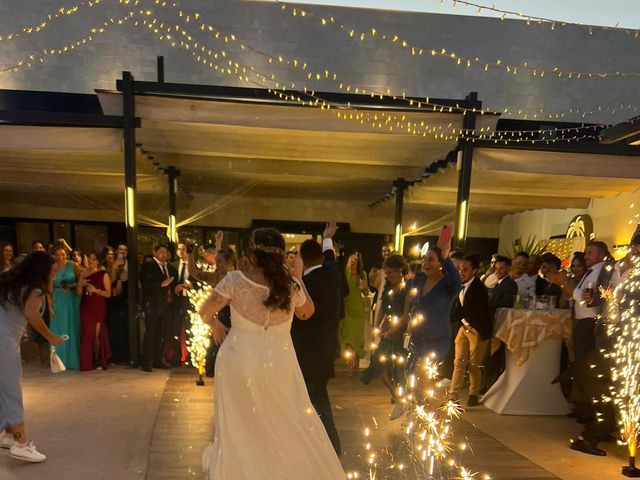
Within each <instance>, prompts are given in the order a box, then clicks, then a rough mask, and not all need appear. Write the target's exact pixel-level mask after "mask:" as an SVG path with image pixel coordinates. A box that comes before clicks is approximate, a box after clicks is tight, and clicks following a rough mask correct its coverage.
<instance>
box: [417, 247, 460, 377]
mask: <svg viewBox="0 0 640 480" xmlns="http://www.w3.org/2000/svg"><path fill="white" fill-rule="evenodd" d="M450 243H451V241H449V242H448V243H447V244H446V245H439V246H437V247H431V248H430V249H429V251H428V252H427V254H426V255H425V256H424V258H423V259H422V272H420V273H418V274H417V275H416V278H415V279H414V280H413V282H412V284H411V289H412V296H410V297H407V298H408V302H409V312H410V332H411V354H410V356H409V358H410V359H409V364H408V369H409V370H408V371H413V369H414V368H415V366H416V365H417V363H418V362H419V361H420V360H421V359H423V358H425V357H426V356H427V355H430V354H432V353H433V354H435V357H436V359H437V361H439V362H441V361H443V360H444V358H445V357H446V355H447V353H448V351H449V347H450V344H451V324H450V313H451V305H452V303H453V299H454V298H455V296H456V295H457V294H458V292H459V291H460V286H461V283H460V274H459V273H458V271H457V270H456V267H455V266H454V265H453V262H452V261H451V260H450V259H449V251H450V250H451V245H450ZM414 294H415V295H414Z"/></svg>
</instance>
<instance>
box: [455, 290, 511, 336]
mask: <svg viewBox="0 0 640 480" xmlns="http://www.w3.org/2000/svg"><path fill="white" fill-rule="evenodd" d="M514 284H515V282H514ZM463 318H464V319H465V320H466V321H467V323H469V325H471V326H472V327H473V328H474V329H476V330H477V331H478V333H479V334H480V338H481V339H482V340H489V339H490V338H491V337H492V336H493V317H492V315H491V309H490V308H489V291H488V290H487V287H485V286H484V284H483V283H482V282H481V281H480V279H479V278H474V279H473V281H472V282H471V285H469V288H468V289H467V291H466V292H465V294H464V305H461V304H460V296H459V295H458V296H456V298H455V301H454V303H453V310H452V311H451V321H452V322H461V321H462V319H463Z"/></svg>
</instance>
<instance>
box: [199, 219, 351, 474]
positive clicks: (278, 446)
mask: <svg viewBox="0 0 640 480" xmlns="http://www.w3.org/2000/svg"><path fill="white" fill-rule="evenodd" d="M284 256H285V241H284V238H283V237H282V235H280V233H278V232H277V231H276V230H274V229H271V228H260V229H257V230H255V231H254V232H253V233H252V235H251V240H250V243H249V250H248V254H247V256H246V257H245V258H244V259H243V263H242V266H241V268H240V270H236V271H233V272H229V273H228V274H227V276H226V277H225V278H224V279H223V280H222V281H221V282H220V283H219V284H218V285H217V286H216V288H215V290H214V291H213V293H212V294H211V296H210V297H209V299H208V300H207V301H206V302H205V304H204V305H203V307H202V309H201V310H200V314H201V315H202V316H203V318H204V321H205V322H207V323H208V324H209V325H211V327H212V333H213V338H214V340H215V342H216V343H218V344H220V343H222V346H221V348H220V350H219V352H218V359H217V362H216V367H215V378H216V388H215V400H214V404H215V422H216V429H215V439H214V443H213V445H210V446H209V447H208V448H207V450H206V451H205V452H204V455H203V468H204V470H205V471H206V472H208V478H209V479H211V480H255V479H258V478H259V479H261V480H271V479H279V480H289V479H290V480H294V479H296V480H297V479H302V478H303V479H305V480H314V479H317V480H333V479H344V478H345V474H344V471H343V470H342V467H341V466H340V462H339V460H338V457H337V455H336V453H335V451H334V450H333V447H332V445H331V442H330V441H329V437H328V436H327V433H326V431H325V429H324V427H323V425H322V423H321V421H320V418H319V417H318V415H317V413H316V412H315V410H314V409H313V406H312V405H311V401H310V400H309V395H308V393H307V389H306V387H305V383H304V379H303V377H302V373H301V372H300V367H299V366H298V361H297V358H296V353H295V350H294V348H293V344H292V341H291V334H290V330H291V322H292V319H293V314H294V312H295V315H296V317H298V318H299V319H301V320H306V319H308V318H309V317H310V316H311V315H312V314H313V312H314V306H313V302H312V301H311V299H310V297H309V296H308V295H307V294H306V291H305V288H304V284H303V283H302V281H301V277H302V261H301V260H300V258H299V257H298V258H297V259H296V264H295V268H294V271H293V273H292V274H291V273H289V271H288V270H287V269H286V267H285V265H284ZM226 305H229V306H230V308H231V325H232V327H231V330H230V331H229V332H228V333H227V332H226V330H225V328H224V326H223V325H222V324H221V323H220V322H219V321H218V320H217V319H215V318H214V316H215V314H216V313H217V312H219V311H220V310H221V309H222V308H224V307H225V306H226ZM223 342H224V343H223Z"/></svg>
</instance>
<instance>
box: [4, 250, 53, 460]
mask: <svg viewBox="0 0 640 480" xmlns="http://www.w3.org/2000/svg"><path fill="white" fill-rule="evenodd" d="M52 266H53V260H52V259H51V257H50V256H49V255H47V254H46V253H45V252H32V253H30V254H29V255H28V256H27V257H26V258H25V259H24V260H23V261H22V262H21V263H19V264H18V265H16V266H15V267H14V268H12V269H11V270H8V271H6V272H3V273H1V274H0V429H1V430H0V433H1V438H0V446H2V448H8V449H10V452H9V455H10V456H11V457H13V458H16V459H18V460H24V461H27V462H33V463H38V462H43V461H44V460H45V459H46V458H47V457H45V456H44V455H43V454H42V453H40V452H38V450H36V447H35V445H34V444H33V442H28V441H27V440H28V438H27V433H26V430H25V425H24V407H23V404H22V388H21V385H20V383H21V379H22V363H21V360H20V339H21V338H22V335H23V334H24V331H25V328H26V326H27V323H28V324H29V325H31V326H32V327H33V328H34V329H35V330H36V331H37V332H38V333H40V335H42V336H43V337H44V338H45V339H46V340H47V341H48V342H49V343H50V344H51V345H53V346H56V345H59V344H61V343H62V342H63V341H64V339H63V338H62V337H60V336H57V335H54V334H53V333H51V331H50V330H49V329H48V328H47V326H46V325H45V323H44V321H43V320H42V312H43V309H44V302H45V292H49V291H50V290H51V281H52V277H51V275H52V274H51V268H52Z"/></svg>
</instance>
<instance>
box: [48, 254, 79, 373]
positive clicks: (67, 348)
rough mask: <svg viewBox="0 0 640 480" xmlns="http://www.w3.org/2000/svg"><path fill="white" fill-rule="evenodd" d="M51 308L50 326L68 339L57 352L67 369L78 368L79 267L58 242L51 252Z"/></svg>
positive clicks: (53, 330) (56, 332)
mask: <svg viewBox="0 0 640 480" xmlns="http://www.w3.org/2000/svg"><path fill="white" fill-rule="evenodd" d="M53 257H54V259H55V264H54V265H53V272H54V275H55V276H54V278H53V310H52V311H51V312H50V316H51V325H50V327H49V328H50V329H51V331H52V332H54V333H55V334H56V335H68V336H69V340H68V341H66V342H65V343H63V344H62V345H61V346H59V347H58V348H56V353H57V354H58V356H59V357H60V359H61V360H62V363H64V366H65V367H66V368H67V370H78V369H79V368H80V302H79V299H80V297H79V296H78V295H77V294H76V285H77V283H78V278H79V277H80V269H79V267H78V266H77V265H76V264H75V263H74V262H72V261H71V260H69V259H68V256H67V250H66V249H65V247H64V246H63V245H57V246H56V247H55V249H54V252H53Z"/></svg>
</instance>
